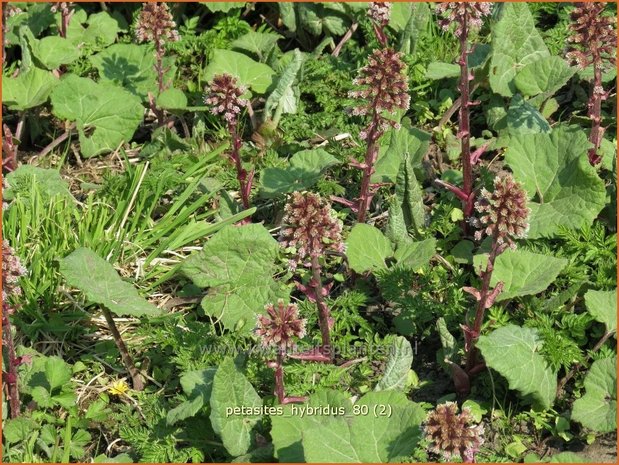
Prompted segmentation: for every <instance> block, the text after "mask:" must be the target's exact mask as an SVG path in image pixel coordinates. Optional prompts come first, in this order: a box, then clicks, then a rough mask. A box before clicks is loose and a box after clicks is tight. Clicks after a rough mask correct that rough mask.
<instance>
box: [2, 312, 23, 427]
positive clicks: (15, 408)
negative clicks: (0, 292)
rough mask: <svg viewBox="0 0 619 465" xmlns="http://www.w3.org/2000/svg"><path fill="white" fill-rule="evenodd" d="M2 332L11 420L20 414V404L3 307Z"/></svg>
mask: <svg viewBox="0 0 619 465" xmlns="http://www.w3.org/2000/svg"><path fill="white" fill-rule="evenodd" d="M2 332H3V336H4V341H5V342H6V350H7V355H8V359H9V360H8V362H9V366H8V370H9V371H8V376H7V380H6V383H7V386H8V391H9V407H10V409H11V418H16V417H18V416H19V413H20V404H19V388H18V386H17V382H18V379H17V365H18V361H17V356H16V355H15V343H14V342H13V332H12V330H11V322H10V320H9V315H8V310H7V308H6V307H5V306H4V305H3V315H2Z"/></svg>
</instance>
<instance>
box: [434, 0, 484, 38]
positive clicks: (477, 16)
mask: <svg viewBox="0 0 619 465" xmlns="http://www.w3.org/2000/svg"><path fill="white" fill-rule="evenodd" d="M436 12H437V13H438V14H439V15H440V18H439V20H438V24H439V26H441V27H442V28H443V29H444V30H448V29H449V27H450V26H451V25H452V24H455V25H456V30H455V31H454V34H455V35H456V37H461V36H462V34H463V33H467V32H468V31H469V30H470V29H473V28H474V29H479V28H481V25H482V23H483V17H484V16H488V15H489V14H490V13H491V12H492V3H490V2H443V3H439V4H438V5H437V6H436Z"/></svg>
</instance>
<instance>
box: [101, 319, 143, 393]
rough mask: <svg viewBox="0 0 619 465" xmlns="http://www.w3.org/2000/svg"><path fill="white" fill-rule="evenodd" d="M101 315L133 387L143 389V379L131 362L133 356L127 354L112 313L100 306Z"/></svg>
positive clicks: (137, 389) (138, 389)
mask: <svg viewBox="0 0 619 465" xmlns="http://www.w3.org/2000/svg"><path fill="white" fill-rule="evenodd" d="M102 310H103V316H104V317H105V321H106V322H107V326H108V328H109V330H110V333H112V337H113V338H114V342H115V343H116V347H118V351H119V352H120V357H121V358H122V361H123V364H124V365H125V368H126V369H127V371H128V372H129V375H130V376H131V380H132V382H133V389H135V390H136V391H141V390H143V389H144V380H143V379H142V375H141V374H140V372H139V370H138V369H137V368H136V366H135V363H134V362H133V358H132V357H131V355H130V354H129V350H128V349H127V346H126V345H125V342H124V341H123V338H122V336H121V335H120V332H119V331H118V328H117V327H116V323H115V322H114V318H112V314H111V313H110V311H109V310H108V309H107V308H102Z"/></svg>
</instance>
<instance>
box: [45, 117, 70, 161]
mask: <svg viewBox="0 0 619 465" xmlns="http://www.w3.org/2000/svg"><path fill="white" fill-rule="evenodd" d="M74 128H75V123H73V124H71V126H69V127H68V128H67V129H66V130H65V132H64V133H63V134H61V135H60V136H58V137H57V138H56V139H54V140H53V141H51V142H50V143H49V144H47V146H46V147H45V148H44V149H43V150H41V151H40V152H39V155H38V156H39V158H40V157H44V156H45V155H47V154H48V153H50V152H51V151H52V150H54V149H55V148H56V147H58V146H59V145H60V144H62V143H63V142H64V141H65V140H67V139H68V138H69V137H70V136H71V132H72V131H73V129H74Z"/></svg>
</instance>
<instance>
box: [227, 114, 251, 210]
mask: <svg viewBox="0 0 619 465" xmlns="http://www.w3.org/2000/svg"><path fill="white" fill-rule="evenodd" d="M228 131H229V132H230V135H231V136H232V150H231V151H230V159H231V160H232V162H233V163H234V167H235V169H236V179H237V180H238V181H239V189H240V193H241V202H242V203H243V208H245V209H248V208H249V207H250V202H249V197H250V195H251V186H252V182H253V179H254V170H252V171H251V172H250V173H247V170H245V168H243V163H242V161H241V146H242V144H243V141H242V140H241V137H240V136H239V133H238V131H237V127H236V123H229V124H228Z"/></svg>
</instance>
